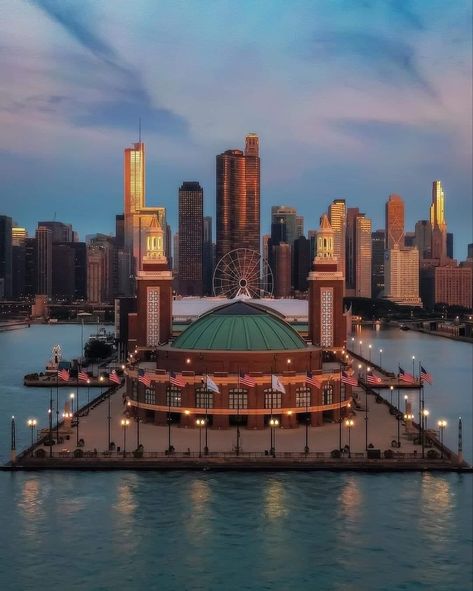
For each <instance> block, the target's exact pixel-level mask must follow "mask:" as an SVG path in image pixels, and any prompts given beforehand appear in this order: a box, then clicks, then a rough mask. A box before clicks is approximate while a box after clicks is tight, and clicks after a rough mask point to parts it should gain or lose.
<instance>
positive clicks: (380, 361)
mask: <svg viewBox="0 0 473 591" xmlns="http://www.w3.org/2000/svg"><path fill="white" fill-rule="evenodd" d="M382 359H383V350H382V349H380V350H379V367H383V363H382Z"/></svg>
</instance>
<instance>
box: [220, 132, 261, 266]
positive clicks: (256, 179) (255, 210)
mask: <svg viewBox="0 0 473 591" xmlns="http://www.w3.org/2000/svg"><path fill="white" fill-rule="evenodd" d="M216 177H217V178H216V180H217V208H216V209H217V211H216V213H217V217H216V264H218V262H219V261H220V259H221V258H222V257H223V256H225V255H226V254H228V253H229V252H230V251H232V250H234V249H237V248H248V249H251V250H254V251H256V252H258V253H259V252H260V158H259V140H258V136H257V135H256V134H249V135H247V136H246V146H245V151H244V152H243V151H241V150H227V151H226V152H224V153H223V154H219V155H218V156H217V174H216Z"/></svg>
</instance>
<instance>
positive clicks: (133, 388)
mask: <svg viewBox="0 0 473 591" xmlns="http://www.w3.org/2000/svg"><path fill="white" fill-rule="evenodd" d="M131 397H132V398H134V399H135V400H136V399H137V397H138V380H132V381H131Z"/></svg>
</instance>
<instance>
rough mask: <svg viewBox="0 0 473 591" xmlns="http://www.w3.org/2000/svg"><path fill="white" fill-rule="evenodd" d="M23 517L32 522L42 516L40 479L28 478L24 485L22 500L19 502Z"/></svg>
mask: <svg viewBox="0 0 473 591" xmlns="http://www.w3.org/2000/svg"><path fill="white" fill-rule="evenodd" d="M18 507H19V509H20V510H21V514H22V516H23V517H25V518H26V519H28V520H30V521H32V522H33V521H36V520H37V518H38V517H39V516H41V515H42V513H43V511H42V506H41V501H40V484H39V480H38V478H28V479H27V480H25V482H24V483H23V488H22V491H21V498H20V500H19V502H18Z"/></svg>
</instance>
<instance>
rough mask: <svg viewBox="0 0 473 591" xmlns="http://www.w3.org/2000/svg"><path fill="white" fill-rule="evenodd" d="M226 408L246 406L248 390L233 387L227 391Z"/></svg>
mask: <svg viewBox="0 0 473 591" xmlns="http://www.w3.org/2000/svg"><path fill="white" fill-rule="evenodd" d="M228 408H233V409H239V408H248V392H247V391H246V390H241V389H240V390H239V389H238V388H235V389H234V390H230V392H229V393H228Z"/></svg>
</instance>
